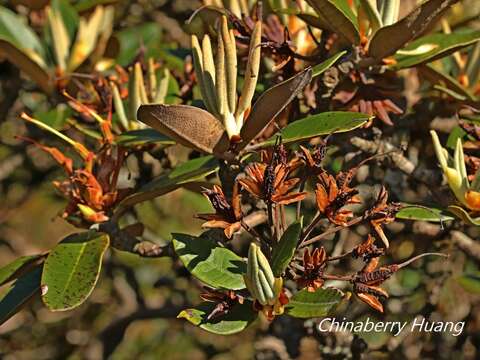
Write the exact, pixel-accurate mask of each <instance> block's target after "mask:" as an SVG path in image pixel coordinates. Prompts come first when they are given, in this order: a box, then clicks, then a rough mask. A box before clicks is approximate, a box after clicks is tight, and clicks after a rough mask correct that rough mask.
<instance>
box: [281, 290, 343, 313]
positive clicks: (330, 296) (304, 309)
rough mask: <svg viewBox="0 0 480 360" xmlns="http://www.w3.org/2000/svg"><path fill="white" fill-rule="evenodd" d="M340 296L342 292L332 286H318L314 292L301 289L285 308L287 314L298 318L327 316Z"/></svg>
mask: <svg viewBox="0 0 480 360" xmlns="http://www.w3.org/2000/svg"><path fill="white" fill-rule="evenodd" d="M342 298H343V293H342V292H341V291H340V290H337V289H333V288H319V289H317V290H316V291H315V292H308V291H307V289H303V290H301V291H299V292H298V293H296V294H295V295H293V297H292V298H291V299H290V302H289V303H288V305H287V306H286V308H285V310H286V313H287V314H288V315H291V316H294V317H298V318H312V317H321V316H327V315H329V314H330V313H331V312H332V311H333V310H334V308H335V307H336V306H337V305H338V304H339V303H340V301H341V300H342Z"/></svg>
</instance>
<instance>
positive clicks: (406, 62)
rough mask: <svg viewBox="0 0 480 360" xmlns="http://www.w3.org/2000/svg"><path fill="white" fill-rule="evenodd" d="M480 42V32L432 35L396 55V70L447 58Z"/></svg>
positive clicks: (415, 42) (418, 40)
mask: <svg viewBox="0 0 480 360" xmlns="http://www.w3.org/2000/svg"><path fill="white" fill-rule="evenodd" d="M478 40H480V31H465V32H457V33H451V34H440V33H439V34H432V35H427V36H424V37H422V38H420V39H417V40H415V41H413V42H412V43H411V44H410V45H408V46H407V47H406V48H404V49H402V50H400V51H398V52H397V54H395V60H396V61H397V63H396V64H395V65H393V68H395V69H404V68H408V67H412V66H416V65H419V64H424V63H426V62H430V61H433V60H435V59H438V58H441V57H444V56H447V55H449V54H451V53H453V52H455V51H457V50H459V49H461V48H463V47H466V46H469V45H471V44H474V43H475V42H477V41H478Z"/></svg>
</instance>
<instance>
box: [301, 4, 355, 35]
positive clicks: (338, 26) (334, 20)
mask: <svg viewBox="0 0 480 360" xmlns="http://www.w3.org/2000/svg"><path fill="white" fill-rule="evenodd" d="M307 3H308V4H310V6H312V7H313V8H314V9H315V11H316V12H317V13H318V15H319V17H320V18H322V19H324V20H325V21H327V22H328V24H329V27H330V28H331V29H332V30H333V31H334V32H336V33H337V34H340V35H343V36H345V38H346V39H348V41H350V42H351V43H352V44H358V43H359V42H360V35H359V33H358V23H357V19H356V17H355V14H354V13H353V11H352V9H351V8H350V6H349V5H348V2H347V0H307Z"/></svg>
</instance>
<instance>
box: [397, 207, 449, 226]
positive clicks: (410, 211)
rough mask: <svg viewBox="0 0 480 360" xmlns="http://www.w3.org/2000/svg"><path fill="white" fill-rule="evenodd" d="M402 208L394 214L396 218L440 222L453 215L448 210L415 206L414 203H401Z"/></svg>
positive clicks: (447, 219)
mask: <svg viewBox="0 0 480 360" xmlns="http://www.w3.org/2000/svg"><path fill="white" fill-rule="evenodd" d="M403 205H404V206H405V207H404V208H402V209H401V210H400V211H399V212H398V213H397V215H396V217H397V219H406V220H418V221H432V222H442V221H451V220H453V217H452V216H450V215H449V214H448V212H446V211H444V210H442V209H437V208H432V207H426V206H425V207H424V206H422V207H416V205H415V204H403Z"/></svg>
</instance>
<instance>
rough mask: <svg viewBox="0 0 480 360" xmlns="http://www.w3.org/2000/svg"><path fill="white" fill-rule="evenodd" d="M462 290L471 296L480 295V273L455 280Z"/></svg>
mask: <svg viewBox="0 0 480 360" xmlns="http://www.w3.org/2000/svg"><path fill="white" fill-rule="evenodd" d="M457 281H458V283H459V284H460V286H461V287H462V288H464V289H465V290H466V291H468V292H469V293H471V294H480V272H477V273H475V274H464V275H462V276H459V277H458V278H457Z"/></svg>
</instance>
